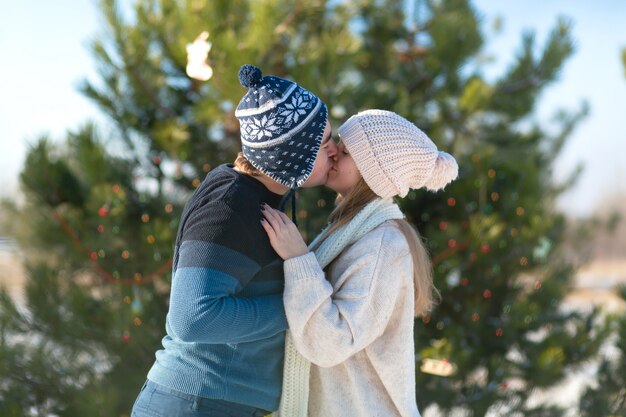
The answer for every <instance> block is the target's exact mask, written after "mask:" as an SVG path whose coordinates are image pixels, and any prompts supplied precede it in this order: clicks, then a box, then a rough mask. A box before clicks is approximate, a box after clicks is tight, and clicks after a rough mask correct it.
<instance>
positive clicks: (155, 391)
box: [131, 380, 269, 417]
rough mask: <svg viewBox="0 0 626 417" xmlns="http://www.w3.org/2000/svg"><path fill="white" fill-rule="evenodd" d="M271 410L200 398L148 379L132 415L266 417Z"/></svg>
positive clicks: (161, 416) (150, 416)
mask: <svg viewBox="0 0 626 417" xmlns="http://www.w3.org/2000/svg"><path fill="white" fill-rule="evenodd" d="M266 414H269V412H267V411H263V410H259V409H258V408H255V407H251V406H249V405H243V404H236V403H231V402H229V401H224V400H215V399H211V398H204V397H198V396H195V395H189V394H185V393H182V392H179V391H175V390H173V389H170V388H167V387H164V386H162V385H158V384H155V383H154V382H152V381H150V380H147V381H146V383H145V384H144V385H143V387H142V388H141V391H140V392H139V395H138V396H137V399H136V400H135V404H134V405H133V411H132V413H131V417H263V416H265V415H266Z"/></svg>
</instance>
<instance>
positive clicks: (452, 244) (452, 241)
mask: <svg viewBox="0 0 626 417" xmlns="http://www.w3.org/2000/svg"><path fill="white" fill-rule="evenodd" d="M448 247H449V248H456V240H455V239H450V240H448Z"/></svg>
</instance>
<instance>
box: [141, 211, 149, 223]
mask: <svg viewBox="0 0 626 417" xmlns="http://www.w3.org/2000/svg"><path fill="white" fill-rule="evenodd" d="M141 221H142V222H144V223H148V222H149V221H150V215H149V214H145V213H144V214H142V215H141Z"/></svg>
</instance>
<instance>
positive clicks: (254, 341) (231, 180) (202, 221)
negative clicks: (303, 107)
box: [148, 165, 287, 411]
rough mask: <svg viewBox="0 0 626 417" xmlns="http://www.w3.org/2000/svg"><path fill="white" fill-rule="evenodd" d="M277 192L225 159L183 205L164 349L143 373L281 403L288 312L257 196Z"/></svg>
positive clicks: (187, 387) (192, 387) (181, 386)
mask: <svg viewBox="0 0 626 417" xmlns="http://www.w3.org/2000/svg"><path fill="white" fill-rule="evenodd" d="M280 199H281V196H280V195H278V194H274V193H272V192H270V191H269V190H267V188H265V186H264V185H263V184H261V183H260V182H259V181H257V180H256V179H254V178H252V177H250V176H247V175H243V174H241V173H238V172H237V171H235V170H234V169H233V168H232V166H231V165H221V166H220V167H218V168H216V169H214V170H213V171H211V172H210V173H209V174H208V175H207V177H206V178H205V180H204V181H203V182H202V184H201V185H200V187H198V189H197V190H196V191H195V193H194V194H193V196H192V197H191V199H190V200H189V202H188V203H187V205H186V206H185V209H184V211H183V214H182V217H181V222H180V226H179V230H178V236H177V239H176V247H175V251H174V266H173V278H172V288H171V295H170V306H169V312H168V314H167V319H166V328H165V330H166V333H167V334H166V335H165V337H164V338H163V341H162V343H163V349H161V350H159V351H157V353H156V361H155V363H154V365H153V366H152V368H151V369H150V372H149V373H148V379H150V380H151V381H153V382H156V383H157V384H160V385H163V386H166V387H169V388H171V389H174V390H176V391H180V392H183V393H187V394H192V395H197V396H201V397H206V398H215V399H222V400H226V401H231V402H236V403H240V404H246V405H250V406H254V407H258V408H261V409H265V410H270V411H271V410H276V409H277V408H278V404H279V400H280V393H281V381H282V370H283V354H284V343H285V330H286V329H287V320H286V318H285V312H284V307H283V301H282V291H283V287H284V277H283V265H282V261H281V259H280V258H279V257H278V255H276V253H275V252H274V250H273V249H272V248H271V246H270V243H269V240H268V238H267V235H266V233H265V231H264V230H263V228H262V226H261V223H260V221H259V220H260V217H261V211H260V205H261V203H267V204H269V205H270V206H272V207H277V206H278V204H279V203H280Z"/></svg>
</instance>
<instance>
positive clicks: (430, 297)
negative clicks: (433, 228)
mask: <svg viewBox="0 0 626 417" xmlns="http://www.w3.org/2000/svg"><path fill="white" fill-rule="evenodd" d="M377 198H379V197H378V196H377V195H376V194H375V193H374V192H373V191H372V190H371V189H370V188H369V186H368V185H367V183H366V182H365V180H363V178H361V179H360V180H359V182H358V183H357V184H356V185H355V186H354V188H353V189H352V190H351V191H350V192H349V193H348V194H347V195H346V196H345V197H342V196H341V195H339V196H337V206H336V207H335V209H334V210H333V211H332V213H330V216H329V218H328V220H329V227H328V228H327V229H326V231H325V232H324V234H323V236H322V237H321V238H320V239H319V240H318V242H317V244H316V245H315V247H313V248H312V250H315V249H317V247H319V245H320V244H321V243H322V242H323V241H324V240H326V239H327V238H328V236H330V235H331V234H333V232H335V231H336V230H337V229H339V228H340V227H342V226H343V225H345V224H347V223H348V222H350V220H352V219H353V218H354V216H356V215H357V213H358V212H359V211H361V209H363V207H365V206H366V205H367V204H368V203H369V202H370V201H373V200H375V199H377ZM394 221H395V222H396V223H397V224H398V227H399V228H400V231H402V234H403V235H404V237H405V239H406V240H407V242H408V244H409V249H410V251H411V257H412V258H413V283H414V288H415V295H414V297H415V317H417V316H422V315H425V314H427V313H428V312H429V311H430V310H431V309H432V307H433V305H434V303H435V301H434V297H435V295H438V294H439V292H438V291H437V289H436V288H435V287H434V285H433V273H432V264H431V261H430V257H429V256H428V251H427V250H426V247H425V246H424V242H422V239H421V237H420V235H419V233H418V232H417V230H416V229H415V227H413V225H411V224H410V223H409V222H408V221H406V220H404V219H402V220H394Z"/></svg>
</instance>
